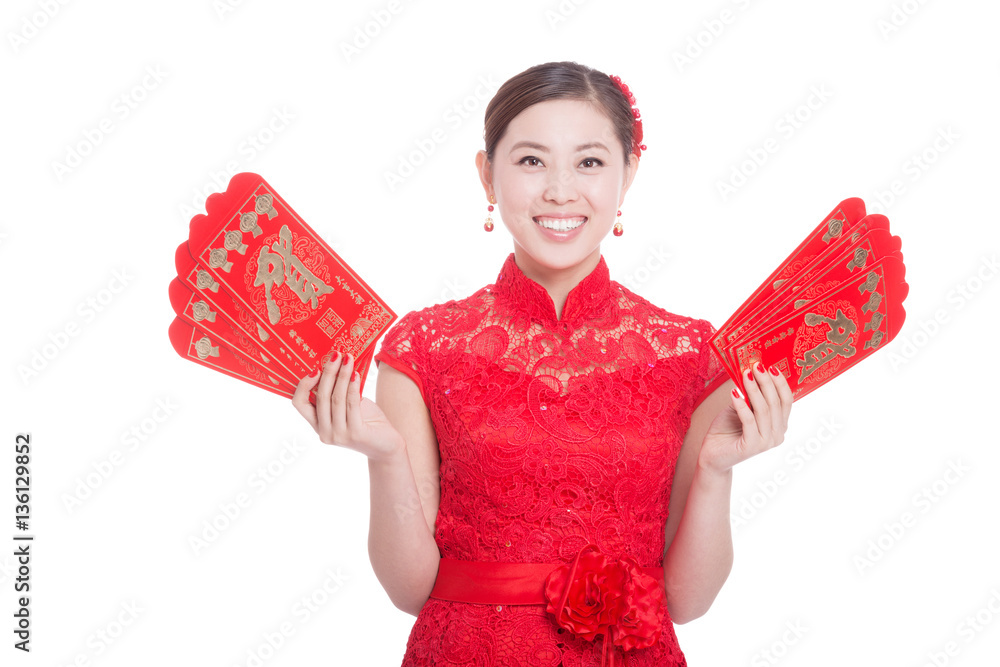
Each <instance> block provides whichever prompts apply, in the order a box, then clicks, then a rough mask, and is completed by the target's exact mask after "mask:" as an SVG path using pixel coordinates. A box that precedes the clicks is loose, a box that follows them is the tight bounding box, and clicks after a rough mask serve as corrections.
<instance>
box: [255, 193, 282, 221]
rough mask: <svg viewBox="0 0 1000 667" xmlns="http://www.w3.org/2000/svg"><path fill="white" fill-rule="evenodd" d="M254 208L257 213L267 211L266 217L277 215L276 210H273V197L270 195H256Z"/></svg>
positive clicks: (261, 213)
mask: <svg viewBox="0 0 1000 667" xmlns="http://www.w3.org/2000/svg"><path fill="white" fill-rule="evenodd" d="M254 210H255V211H257V214H258V215H264V214H265V213H267V217H268V219H271V218H273V217H274V216H276V215H278V212H277V211H275V210H274V197H272V196H271V195H257V201H256V203H255V204H254Z"/></svg>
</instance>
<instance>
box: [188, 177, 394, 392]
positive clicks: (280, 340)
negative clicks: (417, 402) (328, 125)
mask: <svg viewBox="0 0 1000 667" xmlns="http://www.w3.org/2000/svg"><path fill="white" fill-rule="evenodd" d="M206 209H207V212H206V214H204V215H198V216H195V217H194V218H192V220H191V224H190V227H189V232H188V240H187V242H185V243H181V244H180V246H178V248H177V250H176V252H175V256H174V260H175V264H176V268H177V273H178V278H179V280H178V281H176V284H175V285H172V286H171V300H172V302H173V303H174V309H175V311H177V312H178V317H179V322H180V324H177V323H175V324H174V325H172V327H171V339H172V340H174V338H175V337H176V336H181V338H184V336H188V337H190V336H191V335H194V334H192V333H191V332H189V331H188V330H187V329H185V328H184V327H182V326H181V324H183V325H186V326H191V328H192V330H194V331H196V332H197V333H198V334H199V335H201V336H202V337H203V338H204V337H207V338H209V340H210V341H211V346H212V347H211V349H213V350H214V349H216V348H218V354H219V355H220V356H219V358H212V359H208V360H207V361H206V358H204V357H202V356H199V355H198V354H193V353H192V352H191V350H193V349H194V348H193V347H192V345H193V343H191V342H190V341H189V340H184V341H180V342H178V340H179V339H178V340H174V345H175V348H176V349H177V350H178V352H180V353H181V354H182V356H185V357H186V358H189V359H191V360H193V361H197V362H198V363H201V364H202V365H205V366H208V367H212V368H215V369H216V370H220V371H222V372H226V373H227V374H230V375H233V376H235V377H241V379H245V380H247V381H254V382H256V383H257V384H260V386H266V388H268V389H269V390H272V391H274V390H275V388H280V389H284V390H287V389H288V388H289V387H291V389H292V390H294V386H295V385H296V384H297V383H298V381H299V379H300V378H302V377H304V376H306V375H310V374H311V373H312V371H313V370H315V369H317V368H321V367H322V365H323V364H324V363H325V362H326V361H327V360H328V359H329V358H330V357H331V356H332V354H333V353H334V352H335V351H340V352H342V353H344V354H351V355H353V356H354V358H355V363H354V367H355V369H356V370H357V372H358V374H359V376H360V385H361V391H364V385H365V380H366V378H367V373H368V370H369V369H370V367H371V361H372V358H373V356H374V347H375V342H376V341H377V340H378V339H379V337H380V336H381V335H382V334H383V333H384V332H385V331H386V330H387V329H388V328H389V327H390V326H391V325H392V323H393V322H394V321H395V320H396V319H397V317H396V314H395V313H394V312H393V311H392V310H391V309H390V308H389V307H388V305H387V304H386V303H385V302H384V301H382V300H381V299H380V298H379V297H378V295H377V294H376V293H375V292H374V291H373V290H372V289H371V287H369V285H368V284H367V283H366V282H365V281H364V280H362V279H361V278H360V277H359V276H358V275H357V274H356V273H355V272H354V271H353V270H352V269H351V268H350V267H349V266H348V265H347V264H346V263H345V262H344V261H343V259H342V258H341V257H340V256H339V255H338V254H337V253H336V252H335V251H334V250H333V249H332V248H330V247H329V245H327V244H326V242H324V241H323V239H321V238H320V237H319V235H318V234H316V232H315V231H314V230H313V229H312V228H311V227H310V226H309V225H308V224H306V222H305V221H304V220H302V218H301V217H299V216H298V214H297V213H296V212H295V211H294V210H293V209H292V208H291V207H290V206H289V205H288V203H287V202H286V201H285V200H284V199H283V198H282V197H281V196H280V195H279V194H278V193H277V192H275V191H274V189H273V188H272V187H271V186H270V185H269V184H268V183H267V182H266V181H265V180H264V179H263V178H261V177H260V176H258V175H257V174H251V173H242V174H236V175H235V176H233V178H232V179H231V180H230V182H229V186H228V187H227V189H226V191H225V192H224V193H218V194H215V195H212V196H210V197H209V198H208V201H207V202H206ZM185 290H186V291H185ZM195 303H201V304H202V305H200V306H199V308H200V309H201V310H202V311H208V312H212V313H214V314H215V315H216V317H215V321H214V322H208V321H205V320H198V319H197V317H196V314H195V311H194V306H195ZM199 340H200V339H199ZM205 345H207V343H206V344H203V347H204V346H205ZM182 350H183V352H182ZM251 360H253V361H251ZM246 363H253V364H254V368H255V369H257V370H259V371H261V372H262V373H263V374H264V375H265V376H267V377H268V378H269V379H268V380H267V382H270V380H271V379H273V380H276V381H277V382H278V384H277V385H274V384H272V385H270V386H267V385H266V384H262V383H261V382H260V380H261V378H260V376H259V375H254V374H252V373H251V374H249V376H248V374H247V373H246V372H244V371H241V370H240V369H241V368H243V367H244V365H245V364H246ZM247 377H250V378H251V379H247ZM275 393H282V392H281V391H275ZM310 400H311V401H312V402H315V393H314V392H312V393H311V394H310Z"/></svg>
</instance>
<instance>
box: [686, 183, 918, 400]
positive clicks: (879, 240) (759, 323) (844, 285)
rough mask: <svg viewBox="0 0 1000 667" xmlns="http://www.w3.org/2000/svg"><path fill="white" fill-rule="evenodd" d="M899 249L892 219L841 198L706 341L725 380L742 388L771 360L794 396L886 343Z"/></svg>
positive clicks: (899, 294)
mask: <svg viewBox="0 0 1000 667" xmlns="http://www.w3.org/2000/svg"><path fill="white" fill-rule="evenodd" d="M900 248H901V241H900V239H899V237H898V236H893V235H892V234H891V232H890V231H889V220H888V218H886V217H885V216H883V215H868V216H865V215H864V202H862V201H861V200H860V199H856V198H852V199H846V200H844V201H843V202H841V203H840V204H839V205H838V206H837V208H836V209H834V211H833V212H832V213H831V214H830V215H828V216H827V217H826V218H825V219H824V221H823V222H822V223H820V225H819V226H817V227H816V228H815V229H814V230H813V231H812V232H810V234H809V235H808V236H807V237H806V239H805V240H804V241H803V242H802V243H800V244H799V246H798V248H796V250H795V251H793V252H792V254H791V255H789V256H788V258H786V259H785V261H784V262H782V264H781V265H780V266H779V267H778V269H776V270H775V271H774V272H773V273H772V274H771V276H770V277H769V278H768V279H767V280H766V281H764V283H763V284H761V285H760V287H758V288H757V289H756V290H755V291H754V293H753V294H752V295H751V296H750V298H748V299H747V300H746V301H744V302H743V304H742V305H741V306H740V307H739V308H738V309H737V310H736V312H735V313H733V315H732V316H731V317H730V318H729V319H728V320H726V322H725V324H723V325H722V326H721V327H719V329H718V330H717V331H716V333H715V334H714V335H713V336H712V338H711V339H710V340H709V344H710V345H711V347H712V349H713V350H715V353H716V355H717V356H718V357H719V359H720V361H721V362H722V365H723V366H724V367H725V369H726V371H727V374H728V375H729V377H730V378H732V380H733V381H734V382H735V383H736V385H737V386H738V387H739V388H740V389H741V390H744V389H745V387H744V381H745V380H746V377H745V372H746V370H747V369H749V368H751V366H752V365H753V364H755V363H757V362H758V361H759V362H760V363H762V364H763V365H764V366H765V367H767V366H770V365H772V364H773V365H774V366H775V367H776V368H778V369H779V370H780V371H781V372H782V373H783V374H784V375H785V377H786V378H788V380H789V384H790V386H791V387H792V390H793V396H794V397H795V400H798V399H799V398H801V397H802V396H804V395H806V394H807V393H809V392H811V391H813V390H814V389H816V387H818V386H820V385H821V384H823V383H825V382H827V381H829V380H830V379H832V378H833V377H835V376H837V375H839V374H840V373H842V372H843V371H844V370H846V369H847V368H850V367H851V366H853V365H854V364H856V363H857V362H858V361H860V360H861V359H864V358H865V357H867V356H868V355H870V354H871V353H872V352H874V351H875V350H876V349H880V348H881V347H882V346H884V345H885V344H886V343H888V342H889V341H891V340H892V339H893V338H894V337H895V335H896V333H898V331H899V328H900V327H901V326H902V323H903V321H904V319H905V317H906V313H905V311H904V309H903V306H902V303H903V300H904V299H905V297H906V294H907V292H908V289H909V288H908V286H907V285H906V282H905V281H904V277H905V267H904V265H903V255H902V252H901V251H900ZM824 327H825V328H824ZM725 379H726V377H725V376H721V377H719V378H716V380H715V381H714V382H713V383H711V385H710V387H709V388H708V389H707V390H706V391H705V392H704V393H703V394H702V397H701V398H703V397H704V396H705V395H707V394H708V393H710V392H711V391H713V390H714V389H715V388H717V387H718V386H719V385H720V384H722V383H723V382H724V381H725ZM744 395H745V391H744ZM746 400H747V403H748V404H749V402H750V401H749V399H746ZM699 401H700V399H699Z"/></svg>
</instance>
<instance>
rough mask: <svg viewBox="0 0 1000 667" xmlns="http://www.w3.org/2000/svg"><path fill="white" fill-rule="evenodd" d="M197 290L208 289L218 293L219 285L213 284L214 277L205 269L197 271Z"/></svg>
mask: <svg viewBox="0 0 1000 667" xmlns="http://www.w3.org/2000/svg"><path fill="white" fill-rule="evenodd" d="M198 289H210V290H212V291H213V292H218V291H219V283H217V282H215V277H214V276H213V275H212V274H211V273H209V272H208V271H206V270H205V269H198Z"/></svg>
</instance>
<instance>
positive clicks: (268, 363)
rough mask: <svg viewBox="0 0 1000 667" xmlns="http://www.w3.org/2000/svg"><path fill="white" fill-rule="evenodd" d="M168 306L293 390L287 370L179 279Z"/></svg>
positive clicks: (174, 280)
mask: <svg viewBox="0 0 1000 667" xmlns="http://www.w3.org/2000/svg"><path fill="white" fill-rule="evenodd" d="M170 304H171V305H172V306H173V308H174V313H176V314H177V316H178V317H180V318H181V319H182V320H184V321H185V322H187V323H188V324H190V325H192V326H197V327H199V328H200V329H201V330H203V331H205V333H207V334H208V335H209V336H212V337H214V338H213V340H216V342H219V343H220V344H222V345H225V346H226V347H228V348H229V349H230V350H233V351H234V352H238V353H239V354H240V355H242V356H243V357H246V358H247V359H252V360H253V361H254V363H255V364H256V365H258V366H260V367H261V369H262V370H264V371H266V372H267V373H268V374H269V375H271V376H273V377H275V378H277V379H279V380H281V384H282V386H284V387H287V388H288V389H289V391H294V390H295V386H294V385H295V382H297V380H295V382H293V377H292V376H289V375H288V371H287V369H285V368H283V367H282V366H281V365H280V364H278V363H277V360H276V359H275V358H272V357H271V356H270V355H269V354H266V353H265V352H264V351H263V350H262V349H261V348H260V347H259V346H258V345H257V344H256V342H255V341H254V340H253V338H252V337H251V336H249V335H248V334H247V333H246V332H245V331H244V330H243V329H242V328H241V327H240V326H239V325H238V324H237V323H236V322H235V321H233V320H232V318H231V316H230V315H229V314H228V313H226V312H225V311H221V310H213V309H212V306H211V305H210V304H209V303H208V302H207V301H205V300H204V299H203V298H202V296H201V294H200V293H197V292H195V291H194V290H192V289H191V288H190V287H188V286H187V285H185V284H184V283H182V282H181V281H180V279H179V278H174V279H173V280H172V281H171V282H170Z"/></svg>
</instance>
